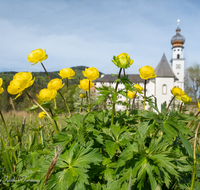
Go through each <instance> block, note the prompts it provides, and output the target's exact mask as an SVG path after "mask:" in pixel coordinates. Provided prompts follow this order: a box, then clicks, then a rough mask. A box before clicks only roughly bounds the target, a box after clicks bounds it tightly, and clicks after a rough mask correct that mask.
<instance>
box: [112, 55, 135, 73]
mask: <svg viewBox="0 0 200 190" xmlns="http://www.w3.org/2000/svg"><path fill="white" fill-rule="evenodd" d="M112 62H113V63H114V64H115V65H116V66H117V67H119V68H124V69H127V68H128V67H130V66H131V65H132V64H133V62H134V61H133V60H131V58H130V57H129V55H128V54H127V53H121V54H119V55H118V56H117V57H116V56H113V60H112Z"/></svg>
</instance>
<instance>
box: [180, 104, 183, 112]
mask: <svg viewBox="0 0 200 190" xmlns="http://www.w3.org/2000/svg"><path fill="white" fill-rule="evenodd" d="M182 106H183V102H181V105H180V107H179V114H180V113H181V109H182Z"/></svg>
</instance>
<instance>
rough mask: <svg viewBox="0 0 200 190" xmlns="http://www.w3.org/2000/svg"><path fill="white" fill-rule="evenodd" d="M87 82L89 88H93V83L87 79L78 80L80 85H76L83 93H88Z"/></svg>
mask: <svg viewBox="0 0 200 190" xmlns="http://www.w3.org/2000/svg"><path fill="white" fill-rule="evenodd" d="M89 82H90V88H91V87H93V86H94V83H93V82H92V81H90V80H89V79H83V80H80V85H78V87H79V88H81V89H83V90H85V91H89Z"/></svg>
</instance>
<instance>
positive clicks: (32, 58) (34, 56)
mask: <svg viewBox="0 0 200 190" xmlns="http://www.w3.org/2000/svg"><path fill="white" fill-rule="evenodd" d="M47 57H48V55H47V54H46V50H44V51H43V50H42V49H36V50H33V51H31V53H30V54H29V55H28V61H29V62H31V63H33V64H32V65H35V64H36V63H37V62H40V63H41V62H42V61H43V60H46V59H47Z"/></svg>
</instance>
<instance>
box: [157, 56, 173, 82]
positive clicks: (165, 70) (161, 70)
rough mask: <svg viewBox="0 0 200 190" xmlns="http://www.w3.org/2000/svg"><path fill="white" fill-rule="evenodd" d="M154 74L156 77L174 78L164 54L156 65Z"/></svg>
mask: <svg viewBox="0 0 200 190" xmlns="http://www.w3.org/2000/svg"><path fill="white" fill-rule="evenodd" d="M155 74H156V75H157V77H174V78H176V75H175V74H174V72H173V70H172V68H171V67H170V65H169V63H168V61H167V59H166V56H165V54H163V56H162V58H161V60H160V62H159V64H158V65H157V67H156V69H155Z"/></svg>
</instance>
